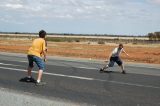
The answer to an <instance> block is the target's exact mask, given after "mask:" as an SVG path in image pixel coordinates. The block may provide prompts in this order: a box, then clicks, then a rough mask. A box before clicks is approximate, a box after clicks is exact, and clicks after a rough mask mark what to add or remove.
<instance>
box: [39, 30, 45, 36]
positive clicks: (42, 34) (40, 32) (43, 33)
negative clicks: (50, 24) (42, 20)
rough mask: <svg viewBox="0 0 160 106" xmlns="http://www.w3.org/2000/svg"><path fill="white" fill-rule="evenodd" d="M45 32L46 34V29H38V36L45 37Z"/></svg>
mask: <svg viewBox="0 0 160 106" xmlns="http://www.w3.org/2000/svg"><path fill="white" fill-rule="evenodd" d="M46 34H47V33H46V31H44V30H40V31H39V37H40V38H45V36H46Z"/></svg>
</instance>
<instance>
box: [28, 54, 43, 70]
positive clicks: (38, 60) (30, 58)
mask: <svg viewBox="0 0 160 106" xmlns="http://www.w3.org/2000/svg"><path fill="white" fill-rule="evenodd" d="M27 57H28V62H29V65H28V66H29V67H30V68H33V67H34V62H35V63H36V64H37V66H38V68H39V69H40V70H43V71H44V68H45V65H44V61H43V60H42V59H41V58H40V57H37V56H34V55H28V56H27Z"/></svg>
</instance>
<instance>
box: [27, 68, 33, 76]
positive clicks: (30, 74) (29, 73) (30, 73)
mask: <svg viewBox="0 0 160 106" xmlns="http://www.w3.org/2000/svg"><path fill="white" fill-rule="evenodd" d="M27 74H28V78H31V76H32V68H31V67H28V71H27Z"/></svg>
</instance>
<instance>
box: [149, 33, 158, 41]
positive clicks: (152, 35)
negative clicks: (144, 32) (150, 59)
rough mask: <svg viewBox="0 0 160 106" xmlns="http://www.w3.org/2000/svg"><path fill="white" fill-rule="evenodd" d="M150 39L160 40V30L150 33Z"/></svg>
mask: <svg viewBox="0 0 160 106" xmlns="http://www.w3.org/2000/svg"><path fill="white" fill-rule="evenodd" d="M148 37H149V40H151V41H160V32H154V33H148Z"/></svg>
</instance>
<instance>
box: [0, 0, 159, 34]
mask: <svg viewBox="0 0 160 106" xmlns="http://www.w3.org/2000/svg"><path fill="white" fill-rule="evenodd" d="M40 29H44V30H46V31H47V32H53V33H83V34H84V33H88V34H95V33H97V34H127V35H130V34H134V35H145V34H147V33H149V32H155V31H160V0H0V31H7V32H8V31H9V32H12V31H13V32H38V31H39V30H40Z"/></svg>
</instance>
